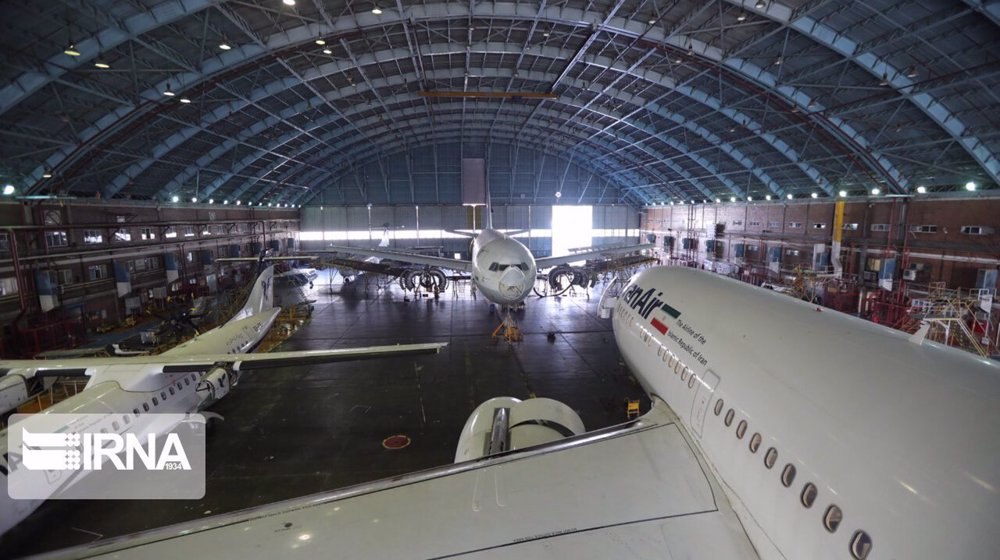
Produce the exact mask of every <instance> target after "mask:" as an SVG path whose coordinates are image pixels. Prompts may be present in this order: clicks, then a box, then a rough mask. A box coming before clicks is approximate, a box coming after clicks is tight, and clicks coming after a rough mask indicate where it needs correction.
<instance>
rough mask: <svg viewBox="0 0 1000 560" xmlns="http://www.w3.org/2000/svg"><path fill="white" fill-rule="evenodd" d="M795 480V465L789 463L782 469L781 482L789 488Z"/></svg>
mask: <svg viewBox="0 0 1000 560" xmlns="http://www.w3.org/2000/svg"><path fill="white" fill-rule="evenodd" d="M793 482H795V465H793V464H791V463H788V464H787V465H785V469H784V470H783V471H781V483H782V484H784V485H785V488H788V487H790V486H791V485H792V483H793Z"/></svg>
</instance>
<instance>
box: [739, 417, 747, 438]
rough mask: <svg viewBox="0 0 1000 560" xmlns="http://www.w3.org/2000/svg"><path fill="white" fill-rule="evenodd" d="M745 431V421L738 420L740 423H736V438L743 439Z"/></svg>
mask: <svg viewBox="0 0 1000 560" xmlns="http://www.w3.org/2000/svg"><path fill="white" fill-rule="evenodd" d="M746 433H747V421H746V420H740V423H739V424H737V425H736V438H737V439H743V436H745V435H746Z"/></svg>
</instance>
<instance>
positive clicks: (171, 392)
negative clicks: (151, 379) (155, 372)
mask: <svg viewBox="0 0 1000 560" xmlns="http://www.w3.org/2000/svg"><path fill="white" fill-rule="evenodd" d="M169 389H170V394H171V395H174V394H176V393H175V392H174V386H173V385H171V386H170V387H169Z"/></svg>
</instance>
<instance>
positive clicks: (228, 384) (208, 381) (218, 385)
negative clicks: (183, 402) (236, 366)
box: [195, 367, 239, 401]
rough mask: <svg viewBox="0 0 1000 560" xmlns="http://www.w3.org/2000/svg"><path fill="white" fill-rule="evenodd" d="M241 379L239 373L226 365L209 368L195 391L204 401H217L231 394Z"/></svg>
mask: <svg viewBox="0 0 1000 560" xmlns="http://www.w3.org/2000/svg"><path fill="white" fill-rule="evenodd" d="M237 381H239V373H237V372H235V371H230V370H229V369H227V368H224V367H217V368H214V369H211V370H209V372H208V373H207V374H205V377H202V378H201V381H199V382H198V387H197V388H196V389H195V391H196V392H197V393H198V394H199V395H201V398H202V400H203V401H215V400H219V399H221V398H222V397H224V396H226V395H227V394H229V391H230V390H231V389H232V388H233V385H236V382H237Z"/></svg>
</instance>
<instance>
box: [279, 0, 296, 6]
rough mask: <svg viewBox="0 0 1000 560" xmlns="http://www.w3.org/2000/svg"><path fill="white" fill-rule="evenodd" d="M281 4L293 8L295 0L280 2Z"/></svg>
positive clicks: (282, 0)
mask: <svg viewBox="0 0 1000 560" xmlns="http://www.w3.org/2000/svg"><path fill="white" fill-rule="evenodd" d="M281 3H282V4H284V5H286V6H294V5H295V0H281Z"/></svg>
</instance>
